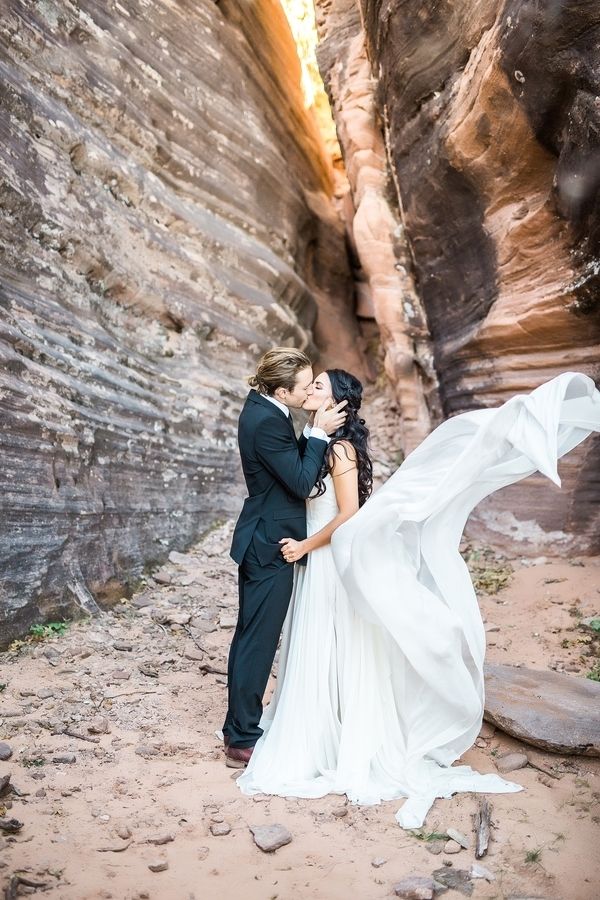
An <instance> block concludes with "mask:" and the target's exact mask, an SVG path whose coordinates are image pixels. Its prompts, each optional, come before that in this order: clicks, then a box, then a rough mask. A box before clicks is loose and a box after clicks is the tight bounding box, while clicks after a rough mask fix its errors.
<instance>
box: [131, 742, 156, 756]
mask: <svg viewBox="0 0 600 900" xmlns="http://www.w3.org/2000/svg"><path fill="white" fill-rule="evenodd" d="M135 752H136V753H137V755H138V756H142V757H143V758H144V759H148V757H150V756H158V755H159V753H160V750H157V748H156V747H151V746H150V744H138V746H137V747H136V748H135Z"/></svg>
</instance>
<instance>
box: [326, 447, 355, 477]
mask: <svg viewBox="0 0 600 900" xmlns="http://www.w3.org/2000/svg"><path fill="white" fill-rule="evenodd" d="M356 465H357V461H356V449H355V447H354V445H353V444H352V443H351V441H336V442H335V444H334V445H333V447H332V448H331V463H330V469H331V474H332V475H333V476H335V475H343V474H344V472H347V471H348V470H349V469H355V468H356Z"/></svg>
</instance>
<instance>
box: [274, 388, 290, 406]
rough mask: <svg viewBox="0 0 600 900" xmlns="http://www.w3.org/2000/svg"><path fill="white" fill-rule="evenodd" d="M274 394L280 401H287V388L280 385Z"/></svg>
mask: <svg viewBox="0 0 600 900" xmlns="http://www.w3.org/2000/svg"><path fill="white" fill-rule="evenodd" d="M273 396H274V397H275V399H276V400H279V402H280V403H285V398H286V396H287V391H286V389H285V388H282V387H278V388H275V390H274V391H273Z"/></svg>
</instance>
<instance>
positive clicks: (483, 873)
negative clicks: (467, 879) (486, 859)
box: [469, 862, 496, 881]
mask: <svg viewBox="0 0 600 900" xmlns="http://www.w3.org/2000/svg"><path fill="white" fill-rule="evenodd" d="M469 874H470V876H471V878H485V880H486V881H495V880H496V876H495V875H494V874H493V872H490V870H489V869H487V868H486V867H485V866H482V865H481V863H478V862H474V863H472V864H471V869H470V872H469Z"/></svg>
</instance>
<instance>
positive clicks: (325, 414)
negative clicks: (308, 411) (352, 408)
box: [313, 399, 348, 434]
mask: <svg viewBox="0 0 600 900" xmlns="http://www.w3.org/2000/svg"><path fill="white" fill-rule="evenodd" d="M347 403H348V401H347V400H342V401H341V403H338V404H337V405H336V406H332V405H331V399H327V400H325V402H324V403H322V404H321V406H320V407H319V408H318V410H317V411H316V413H315V420H314V422H313V425H314V426H315V428H322V429H323V431H324V432H325V433H326V434H333V433H334V432H336V431H337V430H338V428H340V427H341V426H342V425H343V424H344V422H345V421H346V413H345V411H344V407H345V406H346V404H347Z"/></svg>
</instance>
